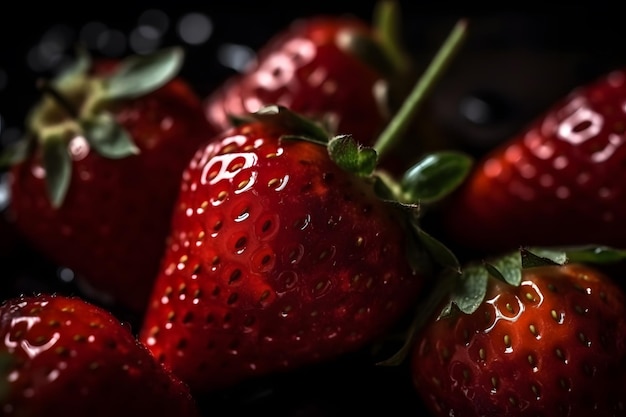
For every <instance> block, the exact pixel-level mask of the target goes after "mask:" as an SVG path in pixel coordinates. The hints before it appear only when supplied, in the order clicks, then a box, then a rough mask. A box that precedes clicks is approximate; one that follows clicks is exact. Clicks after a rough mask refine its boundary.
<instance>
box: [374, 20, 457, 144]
mask: <svg viewBox="0 0 626 417" xmlns="http://www.w3.org/2000/svg"><path fill="white" fill-rule="evenodd" d="M466 33H467V19H464V18H462V19H460V20H459V21H458V22H457V23H456V25H455V26H454V28H453V29H452V31H451V32H450V34H449V35H448V38H447V39H446V41H445V42H444V44H443V45H442V47H441V48H440V49H439V51H438V52H437V55H436V56H435V58H434V59H433V60H432V61H431V62H430V64H429V65H428V68H426V71H424V74H423V75H422V76H421V77H420V79H419V80H418V82H417V84H416V85H415V87H414V88H413V90H412V91H411V93H410V94H409V95H408V97H407V98H406V100H405V101H404V102H403V103H402V106H401V107H400V109H399V110H398V112H397V113H396V114H395V116H394V117H393V118H392V119H391V121H390V122H389V124H388V125H387V127H386V128H385V130H383V132H382V133H381V134H380V136H379V137H378V140H377V141H376V143H375V144H374V149H375V150H376V152H377V153H378V155H383V154H384V153H385V152H387V151H388V150H389V149H391V148H392V147H393V145H394V143H395V142H396V141H397V140H399V138H400V137H401V136H402V135H404V133H405V132H406V131H407V129H408V128H409V125H410V124H411V120H412V117H413V116H414V115H415V113H417V110H418V109H419V106H420V105H421V104H422V102H423V101H424V98H425V97H426V96H427V94H428V93H429V92H430V90H431V89H432V88H433V87H434V85H435V83H436V82H437V81H438V79H439V78H441V76H442V75H443V73H444V71H445V69H446V68H447V66H448V64H449V63H450V62H451V61H452V58H453V57H454V56H455V55H456V52H457V51H458V49H459V48H460V46H461V44H462V42H463V41H464V40H465V36H466Z"/></svg>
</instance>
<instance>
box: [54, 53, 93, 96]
mask: <svg viewBox="0 0 626 417" xmlns="http://www.w3.org/2000/svg"><path fill="white" fill-rule="evenodd" d="M91 63H92V61H91V56H90V55H89V52H88V51H87V50H86V49H85V48H82V47H78V48H77V49H76V59H74V60H73V61H72V63H71V64H70V65H69V66H67V67H66V68H65V69H64V70H63V71H62V72H61V73H59V74H58V75H57V76H56V77H54V79H53V80H51V81H50V82H51V84H52V85H53V86H54V88H56V89H57V90H64V89H66V88H68V87H69V86H71V85H72V84H74V83H75V80H76V79H77V78H84V77H86V76H87V75H88V73H89V68H91Z"/></svg>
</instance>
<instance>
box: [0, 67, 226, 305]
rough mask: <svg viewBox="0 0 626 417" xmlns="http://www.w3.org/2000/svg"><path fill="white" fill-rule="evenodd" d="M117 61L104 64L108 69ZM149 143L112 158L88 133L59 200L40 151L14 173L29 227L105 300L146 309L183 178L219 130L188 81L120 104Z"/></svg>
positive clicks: (119, 114)
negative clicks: (49, 187)
mask: <svg viewBox="0 0 626 417" xmlns="http://www.w3.org/2000/svg"><path fill="white" fill-rule="evenodd" d="M112 65H113V64H111V62H110V61H104V62H103V63H96V66H97V67H98V68H100V69H99V70H98V71H102V72H106V71H108V70H109V69H110V67H111V66H112ZM111 111H112V112H113V114H114V115H115V118H116V119H117V121H118V122H119V123H120V124H121V126H122V127H123V128H125V129H126V130H127V131H128V132H129V133H130V135H131V137H132V138H133V140H134V142H135V144H136V145H137V147H138V148H139V149H140V153H139V154H138V155H133V156H129V157H126V158H122V159H108V158H104V157H102V156H100V155H98V154H97V153H95V152H93V151H92V150H90V148H89V146H88V145H87V143H86V142H85V141H84V140H81V139H77V140H75V141H73V143H71V144H70V145H69V146H68V149H69V151H70V153H71V155H72V159H73V178H72V180H71V184H70V188H69V190H68V193H67V196H66V198H65V200H64V203H63V205H62V206H61V207H60V208H58V209H55V208H53V207H52V206H51V204H50V202H49V200H48V196H47V191H46V189H45V178H44V177H45V171H44V169H43V168H42V165H41V154H40V152H37V153H36V154H33V156H32V157H30V158H29V159H27V160H26V161H25V162H23V163H21V164H19V165H16V166H14V167H13V168H12V170H11V177H10V184H11V193H12V198H11V202H10V207H9V209H10V210H11V211H12V212H13V215H14V217H15V222H16V227H17V229H18V230H19V232H20V233H21V234H22V235H23V236H24V237H25V238H26V239H27V240H28V241H30V242H31V243H32V244H33V246H34V247H36V248H37V249H38V250H40V251H41V252H42V254H44V255H45V256H46V257H48V258H49V259H51V260H52V261H54V262H56V263H58V264H59V265H60V266H65V267H69V268H71V269H73V270H74V271H75V272H76V273H77V274H78V276H79V277H81V278H82V279H84V282H85V283H87V284H88V285H89V287H92V288H93V289H95V290H96V291H98V292H100V294H99V297H101V298H98V300H102V301H104V302H105V303H109V302H113V303H115V305H116V306H119V307H122V308H125V309H127V310H129V311H130V312H132V313H137V314H142V313H143V311H144V310H145V306H146V303H147V300H148V297H149V294H150V291H151V288H152V282H153V280H154V278H155V276H156V273H157V270H158V266H159V260H160V258H161V255H162V253H163V250H164V248H165V239H166V237H167V234H168V231H169V219H170V217H171V213H172V209H173V206H174V203H175V201H176V196H177V193H178V185H179V183H180V175H181V173H182V171H183V169H184V167H185V166H186V164H187V162H188V161H189V159H190V158H191V156H192V155H193V153H194V152H195V150H196V149H197V147H198V146H199V144H200V143H202V142H203V141H204V140H206V139H207V138H208V137H210V136H211V135H213V134H214V132H213V131H212V130H211V127H210V126H208V124H207V122H206V120H205V119H204V115H203V111H202V104H201V102H200V99H199V98H198V96H197V95H196V94H195V92H194V91H193V90H192V89H191V87H190V86H189V85H188V84H187V83H186V82H185V81H184V80H183V79H181V78H176V79H174V80H172V81H170V82H169V83H168V84H166V85H164V86H163V87H162V88H160V89H158V90H156V91H154V92H152V93H150V94H148V95H145V96H142V97H139V98H137V99H134V100H130V101H125V102H123V103H120V104H118V105H117V107H115V108H114V109H112V110H111Z"/></svg>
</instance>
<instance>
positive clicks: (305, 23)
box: [205, 0, 443, 173]
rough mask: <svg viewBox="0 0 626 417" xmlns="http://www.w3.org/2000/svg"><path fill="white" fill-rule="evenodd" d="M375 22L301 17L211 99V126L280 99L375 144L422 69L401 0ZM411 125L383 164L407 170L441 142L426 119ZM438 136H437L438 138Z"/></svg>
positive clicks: (382, 7)
mask: <svg viewBox="0 0 626 417" xmlns="http://www.w3.org/2000/svg"><path fill="white" fill-rule="evenodd" d="M374 17H375V21H374V22H373V23H371V24H370V23H369V22H367V21H364V20H362V19H360V18H357V17H356V16H354V15H339V16H337V15H329V16H326V15H314V16H308V17H303V18H299V19H297V20H295V21H293V22H292V23H291V24H290V25H289V26H288V27H286V28H284V29H283V30H281V31H279V32H278V33H276V34H275V35H274V36H273V37H272V38H270V39H269V40H268V41H267V43H266V44H264V45H263V46H262V47H261V48H260V50H259V51H258V52H257V54H256V58H255V60H254V61H253V62H252V63H251V64H250V65H249V66H248V67H247V68H246V70H245V71H244V72H243V73H239V74H236V75H234V76H232V77H231V78H229V79H227V80H226V81H225V83H224V84H223V85H222V86H220V87H219V88H218V89H217V90H215V91H213V92H212V93H211V94H210V95H209V96H208V97H207V98H206V100H205V108H206V115H207V118H208V120H209V121H210V122H211V124H212V125H214V126H217V127H218V128H221V129H224V128H227V127H228V126H229V125H230V124H231V117H232V116H238V115H241V114H245V113H249V112H256V111H257V110H259V109H260V108H261V107H263V106H266V105H274V104H276V105H281V106H284V107H288V108H290V109H291V110H293V111H296V112H299V113H301V114H304V115H306V116H307V117H310V118H313V119H316V120H318V121H321V122H322V123H323V124H324V125H325V127H326V129H327V130H329V131H330V132H331V133H334V134H350V135H351V136H353V137H354V138H355V139H356V140H357V141H358V142H360V143H362V144H365V145H372V144H373V143H374V141H375V140H376V139H377V137H378V135H379V134H380V133H381V131H382V130H383V129H384V128H385V126H386V125H387V123H388V122H389V120H390V119H391V117H392V116H393V114H394V113H395V112H396V111H397V110H398V108H399V106H400V105H401V103H402V101H403V100H404V98H405V97H406V95H407V94H408V92H409V91H410V90H411V86H412V85H413V83H414V81H415V79H417V75H418V74H419V72H420V70H422V68H419V67H418V66H417V65H416V63H415V62H413V58H412V57H411V56H410V55H409V54H408V53H407V52H406V51H405V50H404V48H403V45H402V42H401V35H402V29H401V27H400V23H401V16H400V12H399V8H398V5H397V2H395V1H388V0H383V1H381V2H380V4H379V7H378V8H377V9H376V10H375V13H374ZM422 107H423V111H422V112H420V113H419V115H418V117H416V120H415V121H414V122H413V124H412V129H411V131H410V135H407V136H408V137H407V141H408V142H407V143H406V149H398V150H397V151H396V152H391V153H389V154H385V157H384V159H383V160H382V161H381V165H383V166H385V167H386V168H387V169H389V170H391V171H393V172H394V173H401V172H402V171H403V170H404V169H406V168H408V167H409V166H410V165H411V164H412V163H414V162H415V161H417V159H418V155H419V154H420V153H421V152H423V151H424V149H427V148H428V149H429V150H431V149H432V147H433V146H439V147H443V143H438V144H437V145H435V141H439V142H441V141H442V140H443V138H442V137H440V136H439V135H436V134H435V129H434V124H433V123H432V122H431V120H430V119H429V117H427V113H428V106H427V103H425V105H424V106H422ZM435 138H436V139H435Z"/></svg>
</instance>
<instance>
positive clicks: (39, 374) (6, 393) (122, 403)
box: [0, 294, 199, 417]
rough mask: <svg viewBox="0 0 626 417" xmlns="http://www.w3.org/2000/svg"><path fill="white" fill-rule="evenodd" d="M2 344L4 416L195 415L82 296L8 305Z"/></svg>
mask: <svg viewBox="0 0 626 417" xmlns="http://www.w3.org/2000/svg"><path fill="white" fill-rule="evenodd" d="M0 340H2V343H0V358H2V359H3V360H4V359H7V358H8V361H9V362H8V365H7V366H6V367H2V368H0V377H1V378H2V381H3V384H2V385H0V404H2V408H1V409H0V415H2V416H16V417H18V416H19V417H22V416H44V415H50V416H53V415H54V416H61V415H62V416H67V417H72V416H76V417H84V416H93V417H98V416H102V417H104V416H120V417H121V416H128V417H131V416H133V417H135V416H138V415H145V416H189V417H198V416H199V413H198V411H197V409H196V405H195V402H194V400H193V399H192V397H191V396H190V394H189V391H188V388H187V387H186V386H185V385H184V384H183V383H182V382H180V381H179V380H177V379H176V378H175V377H173V376H172V375H171V374H170V372H169V371H167V370H165V369H164V368H163V367H162V366H161V365H160V364H159V363H158V362H156V361H155V360H154V358H153V357H152V356H151V355H150V352H149V351H148V350H147V349H146V348H145V346H143V345H142V344H140V343H139V342H138V341H137V339H136V338H135V337H134V336H133V334H132V333H131V332H130V330H129V328H128V327H127V326H124V325H123V324H121V323H120V322H119V321H118V320H117V319H116V318H115V317H114V316H113V315H112V314H110V313H109V312H107V311H106V310H103V309H101V308H99V307H97V306H95V305H92V304H90V303H87V302H85V301H84V300H82V299H80V298H76V297H64V296H55V295H47V294H41V295H37V296H30V297H28V296H27V297H21V298H15V299H9V300H5V301H4V302H3V304H2V306H1V307H0ZM7 355H8V356H7ZM5 383H6V385H5Z"/></svg>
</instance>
